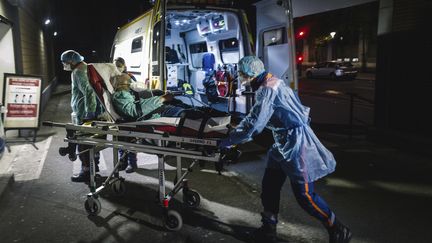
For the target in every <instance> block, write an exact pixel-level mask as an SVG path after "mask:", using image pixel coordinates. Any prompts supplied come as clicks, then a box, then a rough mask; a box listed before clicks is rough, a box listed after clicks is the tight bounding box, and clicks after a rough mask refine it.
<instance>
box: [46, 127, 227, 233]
mask: <svg viewBox="0 0 432 243" xmlns="http://www.w3.org/2000/svg"><path fill="white" fill-rule="evenodd" d="M43 125H45V126H52V127H63V128H65V129H66V133H67V135H66V138H65V139H64V141H65V142H67V143H68V147H66V148H65V147H63V148H60V149H59V153H60V155H62V156H65V155H67V154H69V158H70V159H71V160H72V161H73V160H76V158H77V154H76V152H75V145H78V144H81V145H88V146H90V148H89V149H88V150H85V151H81V152H80V153H84V152H89V153H90V156H89V157H90V182H89V189H90V192H89V193H88V194H87V198H86V201H85V203H84V207H85V209H86V211H87V213H88V214H89V215H91V216H95V215H98V214H99V213H100V211H101V203H100V201H99V200H98V197H99V194H100V193H101V192H102V191H103V190H104V189H107V188H110V189H111V190H112V192H114V193H115V194H117V195H124V193H125V190H126V188H125V183H124V180H125V179H124V178H122V177H120V174H119V165H120V164H121V163H120V160H119V155H118V150H119V149H123V150H126V151H131V152H137V153H138V152H142V153H147V154H154V155H157V156H158V181H159V191H158V202H159V203H160V205H161V207H162V209H163V221H164V226H165V228H166V229H168V230H171V231H177V230H179V229H180V228H181V227H182V225H183V220H182V217H181V215H180V214H179V213H178V212H177V211H175V210H173V209H170V208H169V205H170V203H169V202H170V200H171V199H172V198H173V197H174V196H175V195H176V194H177V193H178V192H179V191H180V190H183V203H185V204H186V205H187V206H188V207H190V208H196V207H198V206H199V204H200V196H199V194H198V193H197V192H196V191H194V190H192V189H190V188H189V187H188V183H187V179H186V176H187V175H188V174H189V173H190V172H192V168H193V167H194V166H195V165H196V164H197V162H198V161H209V162H214V163H221V164H222V163H223V162H222V159H221V158H222V156H221V154H222V153H221V152H220V151H219V149H218V144H219V141H220V139H215V138H203V139H201V138H192V137H182V136H175V135H170V134H167V133H161V134H158V133H149V132H136V131H128V130H122V128H130V127H131V126H130V125H127V124H114V123H109V122H98V121H96V122H92V123H91V125H90V126H89V125H74V124H72V123H56V122H50V121H47V122H43ZM95 135H97V136H95ZM108 135H110V136H111V139H109V137H108ZM119 138H136V139H146V140H148V139H151V140H153V141H157V144H151V143H149V144H137V143H133V142H126V141H119ZM127 141H130V140H127ZM173 143H174V144H175V146H174V147H171V146H168V145H169V144H173ZM183 145H187V146H185V147H183ZM106 148H113V166H114V168H113V170H112V172H111V173H110V175H109V176H108V177H107V179H106V180H105V181H104V182H103V183H102V184H101V186H99V187H97V185H96V179H95V178H96V170H95V161H94V155H95V153H96V152H98V151H102V150H104V149H106ZM125 154H126V153H125ZM169 156H172V157H175V158H176V177H175V179H174V187H173V189H172V190H171V191H167V188H166V178H165V163H166V158H167V157H169ZM183 158H188V159H192V163H190V165H189V166H187V169H186V170H185V172H183V171H182V159H183ZM216 168H222V167H221V166H216ZM219 173H220V171H219Z"/></svg>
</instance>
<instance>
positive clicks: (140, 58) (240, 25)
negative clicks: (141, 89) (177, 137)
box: [111, 0, 296, 116]
mask: <svg viewBox="0 0 432 243" xmlns="http://www.w3.org/2000/svg"><path fill="white" fill-rule="evenodd" d="M204 2H205V3H204ZM272 2H273V3H274V5H275V6H276V7H278V8H280V11H279V13H281V14H282V15H281V17H282V18H284V19H287V16H286V15H285V11H284V6H282V5H281V4H279V5H278V4H277V3H276V1H272ZM230 3H231V1H163V0H160V1H156V2H155V5H154V7H153V8H152V9H150V10H149V11H147V12H145V13H143V14H142V15H141V16H139V17H137V18H135V19H134V20H132V21H131V22H129V23H128V24H126V25H124V26H122V27H120V28H119V30H118V31H117V33H116V35H115V38H114V42H113V45H112V50H111V59H112V60H114V59H116V58H117V57H122V58H124V59H125V62H126V67H127V71H128V72H130V73H131V74H133V75H134V76H135V78H136V79H137V81H138V82H143V83H145V85H146V87H147V88H149V89H160V90H165V91H166V90H171V91H179V90H183V91H185V89H187V87H189V88H190V89H192V90H186V91H189V92H188V93H187V94H188V95H191V96H193V100H192V102H194V100H197V101H198V102H195V103H196V104H198V103H201V104H203V103H204V104H206V105H211V106H213V107H215V108H217V109H220V110H223V111H227V112H230V113H233V114H238V115H240V116H242V115H244V114H246V113H247V112H248V111H249V109H250V108H251V105H252V97H253V94H251V92H249V87H244V86H243V85H242V84H241V83H239V82H238V81H237V63H238V61H239V60H240V59H241V58H242V57H243V56H246V55H255V54H256V53H255V48H256V46H255V43H254V40H253V36H252V34H251V31H250V30H251V29H250V28H251V26H249V23H248V18H247V16H246V13H245V11H244V10H242V9H240V8H239V7H236V6H232V5H231V4H230ZM162 16H165V17H164V18H162ZM253 27H255V26H253ZM284 28H285V26H284ZM258 31H259V30H258ZM284 33H286V32H280V33H279V32H277V31H276V32H274V31H272V32H268V33H266V40H265V41H267V42H268V40H267V39H268V38H270V39H269V41H270V42H268V43H267V42H266V43H265V44H266V45H269V46H270V45H271V46H273V48H274V47H277V46H279V45H280V44H283V43H282V40H286V37H284V36H282V35H283V34H284ZM270 35H272V36H271V37H270ZM285 44H286V43H285ZM287 47H288V45H285V48H282V50H283V51H284V52H285V53H284V54H282V53H278V57H283V58H284V59H285V60H282V61H281V62H279V63H285V65H279V64H278V65H277V67H278V69H279V70H278V71H277V72H274V71H275V70H274V68H273V70H270V71H273V72H274V73H275V74H276V75H278V76H280V77H282V76H283V75H284V74H287V73H289V68H288V63H289V61H288V60H287V59H289V57H290V55H289V53H288V48H287ZM262 53H263V54H262V55H261V56H260V58H261V59H262V60H263V61H266V62H268V63H269V64H273V62H272V61H270V59H269V58H266V57H264V55H267V54H268V52H264V51H263V52H262ZM161 63H162V64H163V65H160V64H161ZM282 69H283V70H282ZM285 76H287V75H285ZM286 81H287V82H288V83H289V84H290V85H291V86H292V87H296V84H295V83H294V82H295V80H294V79H291V80H289V78H288V76H287V78H286ZM185 87H186V88H185Z"/></svg>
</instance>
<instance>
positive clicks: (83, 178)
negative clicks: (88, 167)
mask: <svg viewBox="0 0 432 243" xmlns="http://www.w3.org/2000/svg"><path fill="white" fill-rule="evenodd" d="M71 181H72V182H88V181H90V172H88V171H81V172H80V173H78V174H75V175H73V176H72V177H71Z"/></svg>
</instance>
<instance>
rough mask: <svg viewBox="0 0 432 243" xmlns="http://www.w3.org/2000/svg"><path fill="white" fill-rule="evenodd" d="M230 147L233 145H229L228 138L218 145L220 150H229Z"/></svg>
mask: <svg viewBox="0 0 432 243" xmlns="http://www.w3.org/2000/svg"><path fill="white" fill-rule="evenodd" d="M232 146H233V144H232V143H231V141H230V139H229V138H226V139H224V140H222V141H221V142H220V143H219V148H220V149H230V148H231V147H232Z"/></svg>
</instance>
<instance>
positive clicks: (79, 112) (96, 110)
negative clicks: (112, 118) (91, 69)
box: [71, 62, 102, 124]
mask: <svg viewBox="0 0 432 243" xmlns="http://www.w3.org/2000/svg"><path fill="white" fill-rule="evenodd" d="M71 80H72V97H71V107H72V112H73V113H74V116H75V119H73V121H72V122H73V123H74V124H81V123H82V121H83V118H84V117H85V115H86V114H87V113H93V114H95V115H96V116H98V115H100V113H102V108H101V106H100V104H98V101H97V98H96V93H95V92H94V90H93V88H92V87H91V85H90V82H89V79H88V76H87V64H86V63H84V62H82V63H80V64H79V65H78V66H77V67H76V68H75V69H74V70H73V71H72V73H71Z"/></svg>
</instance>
